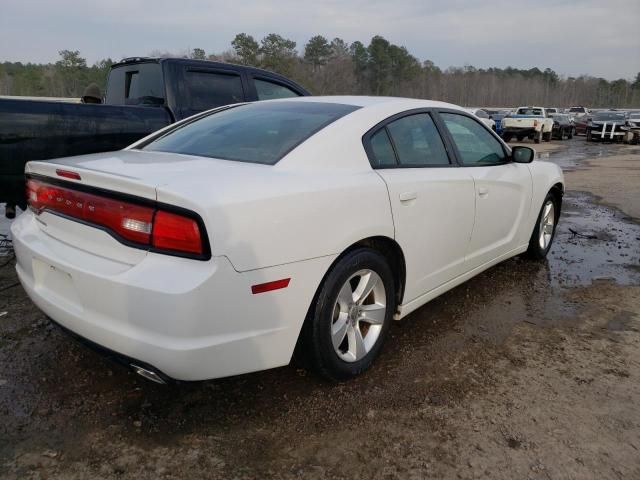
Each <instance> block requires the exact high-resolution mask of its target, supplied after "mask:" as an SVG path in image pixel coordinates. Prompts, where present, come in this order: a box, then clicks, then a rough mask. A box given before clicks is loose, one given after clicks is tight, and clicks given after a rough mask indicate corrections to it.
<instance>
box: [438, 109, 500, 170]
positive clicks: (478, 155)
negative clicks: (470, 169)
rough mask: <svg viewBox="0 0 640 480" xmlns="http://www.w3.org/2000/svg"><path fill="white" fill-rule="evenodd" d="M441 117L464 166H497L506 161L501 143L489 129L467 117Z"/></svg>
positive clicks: (457, 115)
mask: <svg viewBox="0 0 640 480" xmlns="http://www.w3.org/2000/svg"><path fill="white" fill-rule="evenodd" d="M440 116H441V117H442V119H443V120H444V123H445V125H446V127H447V130H449V133H450V134H451V137H452V138H453V143H455V145H456V148H457V149H458V153H459V154H460V157H461V160H462V163H463V165H466V166H481V165H496V164H501V163H504V162H505V161H506V158H507V156H506V154H505V153H504V150H503V148H502V145H501V144H500V142H499V141H498V140H497V139H496V138H494V137H493V135H491V134H490V133H489V132H488V131H487V129H486V128H485V127H484V126H482V125H481V124H480V123H478V122H477V121H476V120H474V119H473V118H471V117H467V116H466V115H459V114H457V113H441V114H440Z"/></svg>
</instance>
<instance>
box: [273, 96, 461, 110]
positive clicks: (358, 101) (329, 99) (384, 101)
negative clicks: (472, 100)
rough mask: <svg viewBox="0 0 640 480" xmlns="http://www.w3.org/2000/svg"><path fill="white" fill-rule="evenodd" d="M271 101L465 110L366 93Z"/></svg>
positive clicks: (429, 102) (452, 105)
mask: <svg viewBox="0 0 640 480" xmlns="http://www.w3.org/2000/svg"><path fill="white" fill-rule="evenodd" d="M267 101H273V102H281V101H286V102H318V103H341V104H343V105H351V106H354V107H361V108H366V107H373V106H378V105H385V106H389V107H393V106H397V107H398V108H402V109H407V110H408V109H411V108H451V109H455V110H465V109H463V108H462V107H460V106H458V105H454V104H452V103H446V102H439V101H436V100H422V99H418V98H404V97H373V96H366V95H329V96H317V97H315V96H311V97H294V98H286V99H278V100H267Z"/></svg>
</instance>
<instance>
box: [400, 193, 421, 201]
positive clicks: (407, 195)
mask: <svg viewBox="0 0 640 480" xmlns="http://www.w3.org/2000/svg"><path fill="white" fill-rule="evenodd" d="M416 198H418V194H417V193H416V192H402V193H401V194H400V201H401V202H410V201H411V200H415V199H416Z"/></svg>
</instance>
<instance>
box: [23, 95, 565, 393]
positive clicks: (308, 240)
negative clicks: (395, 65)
mask: <svg viewBox="0 0 640 480" xmlns="http://www.w3.org/2000/svg"><path fill="white" fill-rule="evenodd" d="M533 157H534V151H533V150H531V149H530V148H527V147H514V148H509V147H508V146H507V145H506V144H505V143H504V142H502V140H500V138H498V137H497V136H496V135H495V134H494V133H493V132H492V131H491V130H489V129H488V128H487V127H486V126H485V125H483V124H482V123H481V122H480V121H479V120H478V119H477V118H476V117H475V116H473V115H471V114H469V113H468V112H467V111H466V110H464V109H462V108H460V107H457V106H455V105H450V104H446V103H440V102H432V101H423V100H410V99H397V98H369V97H306V98H299V99H287V100H274V101H267V102H259V103H250V104H243V105H234V106H228V107H223V108H220V109H217V110H214V111H210V112H206V113H204V114H201V115H198V116H196V117H191V118H189V119H187V120H185V121H183V122H180V123H178V124H175V125H172V126H169V127H167V128H166V129H164V130H161V131H159V132H156V133H155V134H153V135H151V136H149V137H147V138H145V139H143V140H141V141H139V142H137V143H136V144H134V145H132V146H130V147H128V148H126V149H125V150H122V151H118V152H112V153H99V154H93V155H85V156H80V157H74V158H66V159H59V160H53V161H41V162H30V163H29V164H28V165H27V168H26V174H27V193H28V200H29V204H30V210H29V211H28V212H27V213H25V214H24V215H21V216H20V217H19V218H18V219H17V220H16V221H15V222H14V223H13V225H12V232H13V238H14V245H15V251H16V256H17V267H16V268H17V271H18V275H19V278H20V281H21V282H22V285H23V286H24V288H25V290H26V291H27V293H28V294H29V296H30V297H31V298H32V300H33V301H34V302H35V304H36V305H37V306H38V307H39V308H40V309H42V310H43V311H44V312H45V313H46V314H47V315H48V316H49V317H50V318H51V319H53V320H54V321H55V322H57V323H58V324H60V325H62V326H63V327H65V328H66V329H68V330H70V331H72V332H74V333H76V334H77V335H79V336H81V337H84V338H85V339H88V340H89V341H90V342H91V343H94V344H97V345H99V346H101V347H104V348H106V349H108V350H110V351H111V352H115V353H116V354H117V355H118V356H119V357H120V358H123V359H125V361H126V362H127V363H128V364H130V365H131V366H132V367H133V368H134V369H135V371H136V372H138V373H139V374H141V375H143V376H145V377H147V378H150V379H152V380H155V381H158V382H164V381H167V380H168V379H172V378H173V379H181V380H201V379H207V378H217V377H224V376H229V375H236V374H242V373H246V372H252V371H256V370H263V369H267V368H272V367H278V366H281V365H286V364H287V363H289V362H290V360H291V358H292V355H293V353H294V350H296V352H297V353H299V354H301V356H303V357H304V358H305V359H306V360H307V361H308V363H309V364H310V365H311V366H312V367H313V368H315V370H316V371H318V372H320V373H321V374H322V375H324V376H326V377H329V378H331V379H345V378H349V377H352V376H354V375H357V374H359V373H360V372H362V371H364V370H365V369H366V368H368V367H369V366H370V365H371V363H372V361H373V360H374V358H375V357H376V356H377V355H378V354H379V353H380V349H381V347H382V345H383V342H384V341H385V338H386V337H387V333H388V329H389V326H390V324H391V322H392V321H393V320H394V319H395V320H398V319H401V318H402V317H405V316H406V315H408V314H409V313H411V312H412V311H413V310H415V309H417V308H419V307H420V306H421V305H424V304H425V303H426V302H428V301H429V300H431V299H432V298H434V297H436V296H438V295H440V294H442V293H444V292H446V291H447V290H449V289H451V288H453V287H455V286H456V285H459V284H461V283H462V282H464V281H466V280H468V279H470V278H471V277H473V276H474V275H477V274H478V273H480V272H482V271H483V270H485V269H487V268H489V267H491V266H492V265H495V264H496V263H498V262H501V261H502V260H505V259H507V258H509V257H513V256H514V255H518V254H521V253H524V252H527V253H528V254H529V255H530V256H532V257H534V258H543V257H544V256H545V255H546V254H547V252H548V250H549V248H550V246H551V242H552V241H553V236H554V232H555V227H556V223H557V221H558V216H559V214H560V206H561V202H562V195H563V191H564V182H563V177H562V173H561V171H560V169H559V168H558V167H557V166H556V165H554V164H552V163H546V162H540V161H533ZM296 347H297V348H296Z"/></svg>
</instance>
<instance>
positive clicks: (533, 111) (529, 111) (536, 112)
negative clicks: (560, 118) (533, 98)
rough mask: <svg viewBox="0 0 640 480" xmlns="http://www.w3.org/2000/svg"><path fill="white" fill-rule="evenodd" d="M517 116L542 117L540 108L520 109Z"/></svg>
mask: <svg viewBox="0 0 640 480" xmlns="http://www.w3.org/2000/svg"><path fill="white" fill-rule="evenodd" d="M517 115H542V109H540V108H519V109H518V112H517Z"/></svg>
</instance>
